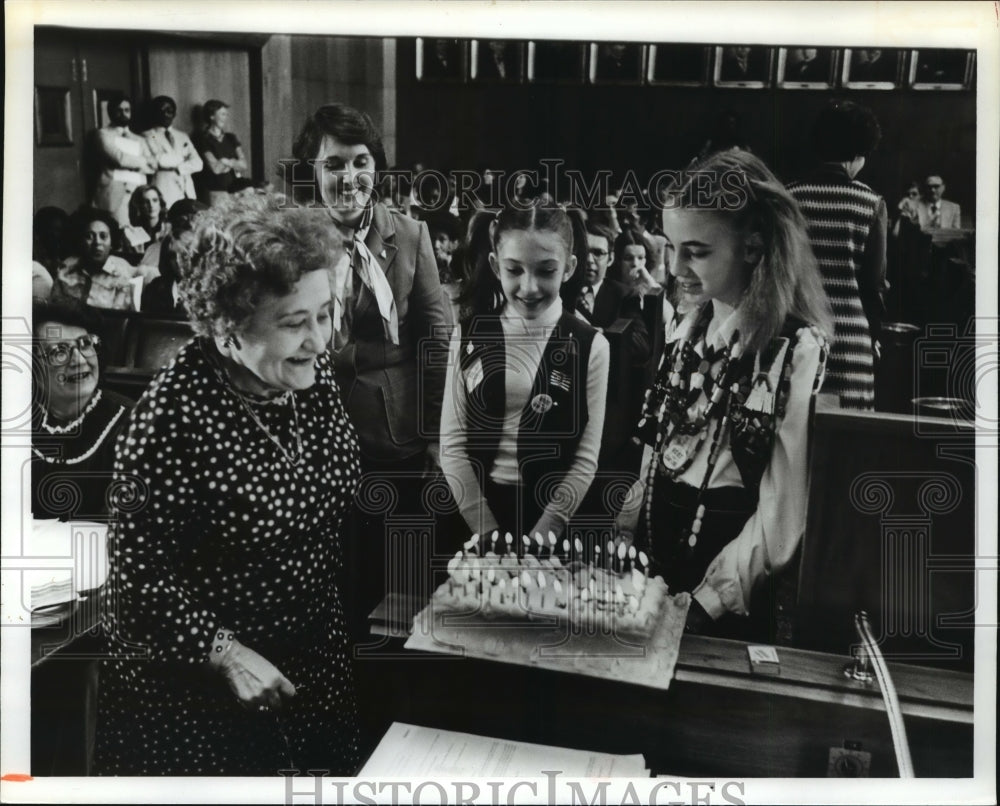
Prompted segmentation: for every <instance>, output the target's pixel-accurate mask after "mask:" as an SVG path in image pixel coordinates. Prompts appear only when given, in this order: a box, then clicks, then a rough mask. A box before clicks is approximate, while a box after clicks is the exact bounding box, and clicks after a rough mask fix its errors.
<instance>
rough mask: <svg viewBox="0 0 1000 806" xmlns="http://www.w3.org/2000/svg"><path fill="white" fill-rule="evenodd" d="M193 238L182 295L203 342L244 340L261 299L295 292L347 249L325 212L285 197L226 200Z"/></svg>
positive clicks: (204, 217)
mask: <svg viewBox="0 0 1000 806" xmlns="http://www.w3.org/2000/svg"><path fill="white" fill-rule="evenodd" d="M194 234H195V237H194V241H193V243H192V244H191V245H190V246H188V247H186V248H187V249H188V252H189V254H188V257H189V258H190V259H189V260H186V261H183V265H184V271H183V275H182V277H181V279H180V293H181V299H182V300H183V302H184V305H185V307H186V308H187V310H188V314H189V315H190V317H191V322H192V324H193V326H194V329H195V332H196V333H198V335H201V336H220V337H226V336H230V335H233V334H237V333H239V332H240V331H241V330H242V329H243V327H244V326H245V325H246V323H247V321H248V320H249V319H250V317H251V316H252V315H253V312H254V311H255V310H256V308H257V306H258V305H259V304H260V302H261V299H262V297H263V295H265V294H275V295H278V296H283V295H285V294H288V293H290V292H291V290H292V288H293V286H294V285H295V284H296V283H297V282H298V281H299V279H300V278H301V277H302V275H303V274H308V273H309V272H312V271H318V270H320V269H332V268H333V267H334V266H335V265H337V263H338V262H339V261H340V260H341V259H342V257H343V250H344V246H343V241H342V239H341V237H340V236H339V235H338V234H337V231H336V229H335V228H334V227H333V226H332V225H331V222H330V221H329V219H328V218H327V216H326V214H325V212H324V211H323V210H322V209H314V208H307V207H296V206H290V205H288V204H287V202H286V201H285V197H284V196H282V195H280V194H254V195H251V196H245V197H240V198H235V197H234V198H232V199H229V200H224V201H223V203H222V204H220V205H218V206H213V207H211V208H209V209H208V210H205V211H203V212H200V213H198V215H197V217H196V218H195V220H194Z"/></svg>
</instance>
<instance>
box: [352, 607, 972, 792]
mask: <svg viewBox="0 0 1000 806" xmlns="http://www.w3.org/2000/svg"><path fill="white" fill-rule="evenodd" d="M421 606H422V603H420V602H413V601H410V600H406V599H402V598H398V597H393V596H390V597H389V598H388V599H387V600H386V602H384V603H383V605H382V606H381V607H380V608H379V609H377V610H376V611H375V613H373V621H372V626H373V633H375V634H373V636H372V643H371V644H369V645H368V646H365V647H359V648H358V651H357V663H356V665H357V671H358V685H359V693H360V696H361V701H362V705H363V715H364V725H365V728H366V730H367V732H368V735H367V736H366V740H367V741H368V742H369V743H371V744H372V746H373V745H374V742H377V740H378V738H379V737H380V736H381V732H382V731H384V730H385V728H387V727H388V724H390V723H391V722H392V721H393V720H400V721H405V722H411V723H416V724H422V725H427V726H431V727H441V728H447V729H450V730H460V731H468V732H475V733H481V734H485V735H490V736H496V737H500V738H509V739H516V740H521V741H530V742H538V743H543V744H556V745H562V746H567V747H576V748H580V749H589V750H595V751H604V752H613V753H636V752H641V753H643V754H644V755H645V757H646V760H647V763H648V764H649V766H650V768H651V769H652V771H653V772H654V774H671V775H688V776H692V775H694V776H697V775H704V776H719V777H823V776H825V775H826V774H827V766H828V761H829V757H830V750H831V748H843V747H844V745H845V743H848V744H850V745H851V746H852V747H860V749H861V751H862V752H866V753H870V754H871V759H870V774H871V776H873V777H892V776H895V775H897V769H896V762H895V754H894V751H893V748H892V741H891V735H890V731H889V724H888V721H887V718H886V714H885V708H884V704H883V701H882V696H881V694H880V692H879V690H878V688H877V685H875V684H873V685H871V686H868V685H865V684H863V683H860V682H857V681H854V680H849V679H847V678H846V677H845V676H844V674H843V668H844V666H845V665H846V664H847V663H848V658H846V657H838V656H836V655H830V654H825V653H820V652H810V651H806V650H798V649H791V648H786V647H779V648H778V652H779V656H780V659H781V672H780V674H779V675H777V676H762V675H759V674H754V673H751V671H750V669H749V663H748V660H747V651H746V644H743V643H741V642H738V641H725V640H721V639H713V638H707V637H703V636H691V635H686V636H685V637H684V638H683V640H682V642H681V646H680V655H679V659H678V663H677V667H676V673H675V677H674V679H673V681H672V682H671V684H670V687H669V689H667V690H663V689H662V688H661V687H657V686H651V685H637V684H629V683H623V682H621V681H617V680H608V679H601V678H597V677H589V676H587V675H586V674H582V673H579V672H576V671H574V672H557V671H554V670H551V669H542V668H537V667H532V666H524V665H520V664H518V663H516V662H513V661H512V660H510V659H507V658H492V659H479V658H468V657H464V658H462V657H454V656H448V655H438V654H435V653H417V652H411V651H409V650H406V649H405V648H404V647H403V644H404V637H405V634H406V631H407V628H408V623H409V621H408V620H407V617H406V613H410V614H412V613H414V612H416V611H417V610H419V608H420V607H421ZM410 620H412V616H411V619H410ZM378 633H381V634H378ZM889 668H890V672H891V674H892V676H893V680H894V681H895V684H896V688H897V691H898V693H899V697H900V701H901V707H902V711H903V714H904V715H905V719H906V727H907V731H908V734H909V740H910V749H911V753H912V756H913V762H914V767H915V769H916V773H917V775H918V776H932V777H967V776H971V775H972V773H973V760H972V750H973V741H972V734H973V680H972V675H969V674H963V673H958V672H951V671H946V670H940V669H928V668H923V667H918V666H904V665H900V664H890V666H889Z"/></svg>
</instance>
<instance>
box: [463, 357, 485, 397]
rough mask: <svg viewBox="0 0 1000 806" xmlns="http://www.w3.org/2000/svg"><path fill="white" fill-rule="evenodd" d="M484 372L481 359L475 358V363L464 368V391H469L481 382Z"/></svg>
mask: <svg viewBox="0 0 1000 806" xmlns="http://www.w3.org/2000/svg"><path fill="white" fill-rule="evenodd" d="M470 346H471V345H470ZM485 374H486V373H485V372H484V371H483V360H482V359H481V358H477V359H476V361H475V363H473V364H472V365H471V366H470V367H469V368H468V369H466V370H465V391H466V392H469V393H471V392H472V390H473V389H475V388H476V387H477V386H479V384H481V383H482V382H483V378H484V377H485Z"/></svg>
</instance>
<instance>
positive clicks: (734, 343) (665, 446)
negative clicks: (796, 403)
mask: <svg viewBox="0 0 1000 806" xmlns="http://www.w3.org/2000/svg"><path fill="white" fill-rule="evenodd" d="M707 325H708V319H707V306H706V308H705V309H703V310H702V312H701V314H699V316H698V319H697V320H696V322H695V323H694V325H693V327H692V329H691V331H690V337H689V338H681V339H679V340H678V342H677V344H676V345H675V346H674V349H673V350H672V351H671V353H670V355H669V357H668V358H667V359H666V360H665V362H664V365H663V369H661V372H660V377H659V378H658V379H657V386H656V387H655V388H654V390H652V391H653V392H654V393H655V394H656V397H657V398H658V399H660V400H661V401H662V402H661V403H660V405H659V406H658V407H657V408H656V411H655V412H653V411H650V410H649V399H648V398H647V406H646V410H645V411H644V412H643V419H642V421H641V422H640V423H639V427H640V428H643V427H644V426H645V424H646V421H647V420H648V419H650V418H655V420H656V439H655V443H654V445H653V457H652V460H651V461H650V463H649V469H648V475H647V478H646V490H647V493H646V501H645V516H646V532H647V534H652V529H653V496H654V488H655V484H656V478H657V476H658V475H660V474H661V473H664V474H665V475H666V476H667V477H669V478H671V479H676V478H678V476H680V475H681V474H682V473H683V472H684V471H685V470H687V469H688V468H689V467H690V466H691V464H692V462H693V461H694V458H695V456H696V455H697V454H698V452H699V451H700V450H701V447H702V445H703V444H704V442H705V440H706V439H707V437H708V432H709V430H710V424H711V421H712V420H713V418H715V417H717V416H719V415H720V414H721V416H719V419H718V422H717V424H716V427H715V430H714V434H713V437H712V446H711V449H710V451H709V455H708V461H707V463H706V470H705V475H704V477H703V479H702V482H701V484H700V485H699V488H698V500H697V503H696V508H695V517H694V521H693V523H692V524H691V528H690V529H689V530H688V531H687V535H686V537H687V539H686V540H684V538H683V537H682V542H685V543H686V544H687V547H688V550H689V551H690V550H693V549H694V547H695V545H696V544H697V543H698V535H699V533H700V532H701V522H702V519H703V517H704V514H705V507H704V505H703V504H702V503H701V501H702V498H703V496H704V493H705V490H706V489H707V487H708V482H709V480H710V479H711V476H712V472H713V471H714V470H715V465H716V463H717V462H718V459H719V454H720V452H721V445H722V438H723V435H724V433H725V431H726V429H727V427H728V425H729V420H730V411H729V409H730V407H731V403H732V392H733V390H732V387H733V385H734V377H733V376H735V370H736V367H737V364H738V359H739V357H740V353H741V346H740V341H739V338H740V337H739V331H734V332H733V335H732V337H731V338H730V340H729V343H728V344H727V345H726V347H725V349H724V351H723V352H722V355H721V363H720V366H719V369H718V371H717V372H716V373H715V375H714V376H713V375H712V373H711V366H712V364H713V363H714V361H715V360H718V359H717V358H716V357H715V354H714V351H713V350H711V349H710V348H709V347H708V345H707V344H705V345H704V349H703V356H699V355H698V354H697V352H696V351H695V349H694V345H695V344H696V343H697V341H698V340H699V339H700V338H702V336H703V334H705V333H706V331H707ZM668 368H669V374H667V373H665V372H664V371H663V370H665V369H668ZM661 463H662V465H663V467H662V468H661V467H660V465H661Z"/></svg>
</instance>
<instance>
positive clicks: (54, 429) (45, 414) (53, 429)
mask: <svg viewBox="0 0 1000 806" xmlns="http://www.w3.org/2000/svg"><path fill="white" fill-rule="evenodd" d="M100 402H101V390H100V389H98V390H97V391H96V392H94V394H93V396H92V397H91V398H90V402H89V403H88V404H87V406H86V408H84V410H83V411H82V412H81V413H80V416H79V417H77V418H76V419H75V420H73V422H71V423H67V424H66V425H52V424H51V423H50V422H49V410H48V409H47V408H45V407H44V406H42V428H44V429H45V430H46V431H48V432H49V433H50V434H68V433H70V432H71V431H75V430H76V429H77V428H78V427H79V426H80V423H82V422H83V421H84V419H86V417H87V415H88V414H90V412H92V411H93V410H94V407H95V406H96V405H97V404H98V403H100Z"/></svg>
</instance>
